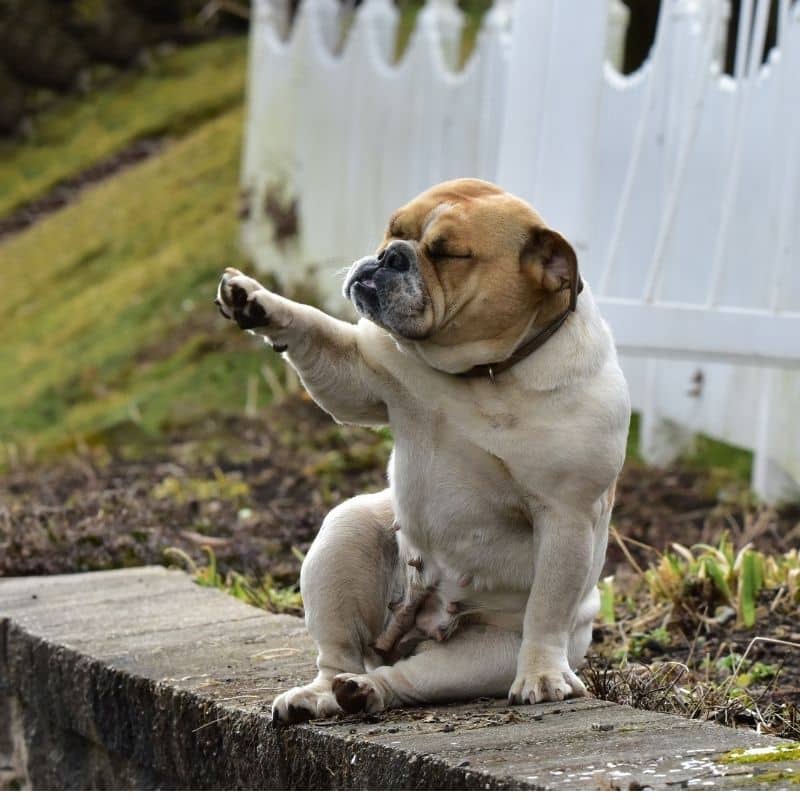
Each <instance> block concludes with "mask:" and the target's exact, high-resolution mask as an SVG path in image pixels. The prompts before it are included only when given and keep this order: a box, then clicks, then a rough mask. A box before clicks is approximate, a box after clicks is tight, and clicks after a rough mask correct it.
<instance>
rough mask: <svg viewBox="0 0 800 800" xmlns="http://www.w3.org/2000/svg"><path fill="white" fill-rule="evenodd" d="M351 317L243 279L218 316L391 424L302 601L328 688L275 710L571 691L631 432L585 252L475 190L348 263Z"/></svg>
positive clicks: (535, 697) (285, 700) (365, 413)
mask: <svg viewBox="0 0 800 800" xmlns="http://www.w3.org/2000/svg"><path fill="white" fill-rule="evenodd" d="M344 294H345V297H346V298H347V299H348V300H350V301H351V302H352V304H353V306H354V307H355V310H356V311H357V313H358V315H359V317H360V319H359V321H358V322H357V324H350V323H347V322H342V321H340V320H338V319H334V318H333V317H331V316H329V315H327V314H325V313H323V312H322V311H319V310H318V309H316V308H312V307H310V306H306V305H302V304H299V303H295V302H292V301H290V300H287V299H285V298H283V297H281V296H279V295H277V294H274V293H272V292H270V291H267V290H266V289H264V288H263V287H262V286H261V285H260V284H259V283H257V282H256V281H255V280H253V279H252V278H249V277H247V276H246V275H243V274H242V273H240V272H238V271H237V270H234V269H228V270H226V272H225V273H224V275H223V277H222V279H221V282H220V284H219V288H218V292H217V298H216V303H217V305H218V307H219V309H220V311H221V312H222V313H223V314H224V315H225V316H226V317H229V318H231V319H233V320H234V321H235V322H236V323H237V324H238V325H239V326H240V327H241V328H244V329H247V330H250V331H252V332H255V333H257V334H259V335H262V336H264V338H265V339H266V340H267V342H268V343H269V344H271V345H272V346H273V347H274V348H275V349H276V350H277V351H279V352H282V353H284V357H285V358H286V359H287V360H288V361H289V363H290V364H291V365H292V366H293V367H294V369H295V370H296V371H297V373H298V374H299V376H300V379H301V380H302V382H303V384H304V386H305V388H306V389H307V391H308V392H309V394H310V395H311V396H312V398H313V399H314V400H315V401H316V402H317V403H318V404H319V405H320V406H321V407H322V408H323V409H324V410H325V411H327V412H328V413H329V414H330V415H331V416H333V417H334V418H335V419H336V420H337V421H339V422H343V423H352V424H356V425H367V426H383V425H390V426H391V428H392V431H393V433H394V439H395V446H394V450H393V453H392V456H391V458H390V461H389V467H388V474H389V488H387V489H385V490H384V491H381V492H378V493H375V494H367V495H362V496H359V497H354V498H352V499H350V500H348V501H346V502H344V503H342V504H341V505H340V506H338V507H337V508H335V509H334V510H333V511H331V512H330V513H329V514H328V516H327V517H326V518H325V520H324V522H323V524H322V527H321V530H320V532H319V535H318V536H317V538H316V539H315V541H314V543H313V544H312V546H311V548H310V550H309V552H308V555H307V556H306V558H305V560H304V562H303V566H302V570H301V574H300V588H301V593H302V596H303V602H304V605H305V610H306V626H307V628H308V631H309V633H310V635H311V637H312V638H313V639H314V642H315V643H316V646H317V648H318V653H319V655H318V659H317V666H318V669H319V674H318V675H317V677H316V678H315V679H314V680H313V681H312V682H311V683H309V684H308V685H305V686H299V687H296V688H293V689H290V690H289V691H287V692H285V693H283V694H281V695H280V696H279V697H277V698H276V699H275V701H274V703H273V718H274V719H275V720H280V721H286V722H298V721H304V720H308V719H311V718H317V717H325V716H331V715H336V714H341V713H343V712H344V713H354V712H359V711H367V712H379V711H381V710H383V709H386V708H391V707H396V706H401V705H409V704H421V703H432V702H438V701H445V700H468V699H472V698H475V697H478V696H488V695H491V696H507V697H508V699H509V701H510V703H512V704H519V703H538V702H542V701H556V700H562V699H564V698H567V697H578V696H581V695H584V694H585V693H586V689H585V687H584V685H583V683H582V682H581V680H580V679H579V677H578V676H577V675H576V672H575V670H576V669H577V668H578V667H579V665H580V664H581V662H582V660H583V659H584V656H585V653H586V650H587V648H588V646H589V644H590V642H591V637H592V622H593V619H594V617H595V616H596V614H597V611H598V609H599V593H598V590H597V582H598V579H599V577H600V573H601V570H602V567H603V563H604V560H605V552H606V545H607V538H608V526H609V518H610V515H611V509H612V505H613V502H614V487H615V483H616V479H617V476H618V474H619V471H620V469H621V467H622V463H623V460H624V456H625V445H626V438H627V432H628V425H629V421H630V401H629V396H628V389H627V384H626V382H625V379H624V377H623V374H622V371H621V369H620V366H619V363H618V360H617V355H616V351H615V348H614V344H613V341H612V337H611V334H610V331H609V329H608V327H607V325H606V324H605V322H604V321H603V319H602V318H601V316H600V313H599V312H598V309H597V306H596V305H595V302H594V300H593V299H592V294H591V290H590V288H589V286H588V285H587V284H586V283H585V282H583V281H582V279H581V276H580V273H579V270H578V263H577V258H576V255H575V252H574V250H573V248H572V247H571V245H570V244H569V243H568V242H567V240H566V239H565V238H564V237H563V236H562V235H561V234H559V233H558V232H556V231H554V230H552V229H550V228H549V227H548V226H547V225H546V224H545V223H544V221H543V220H542V218H541V217H540V216H539V215H538V214H537V213H536V211H534V209H533V208H532V207H531V206H530V205H528V204H527V203H526V202H524V201H523V200H521V199H519V198H517V197H515V196H513V195H511V194H509V193H506V192H504V191H503V190H502V189H501V188H499V187H497V186H495V185H493V184H491V183H487V182H484V181H479V180H475V179H460V180H455V181H449V182H446V183H442V184H439V185H437V186H434V187H433V188H431V189H429V190H427V191H426V192H424V193H422V194H421V195H419V196H418V197H416V198H415V199H413V200H412V201H410V202H409V203H408V204H406V205H405V206H403V207H402V208H400V209H399V210H398V211H397V212H396V213H394V214H393V215H392V217H391V219H390V221H389V225H388V228H387V230H386V233H385V236H384V239H383V241H382V242H381V244H380V245H379V246H378V249H377V251H376V254H375V255H370V256H367V257H365V258H362V259H360V260H359V261H357V262H356V263H355V264H353V265H352V267H351V268H350V269H349V271H348V273H347V276H346V279H345V282H344Z"/></svg>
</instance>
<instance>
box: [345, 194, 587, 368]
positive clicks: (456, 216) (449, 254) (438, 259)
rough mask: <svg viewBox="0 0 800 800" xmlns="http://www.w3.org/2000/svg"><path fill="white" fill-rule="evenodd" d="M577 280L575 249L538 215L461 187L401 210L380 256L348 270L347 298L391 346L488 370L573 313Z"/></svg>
mask: <svg viewBox="0 0 800 800" xmlns="http://www.w3.org/2000/svg"><path fill="white" fill-rule="evenodd" d="M579 281H580V278H579V275H578V263H577V258H576V256H575V252H574V250H573V249H572V247H571V246H570V245H569V243H568V242H567V241H566V240H565V239H564V238H563V237H562V236H561V235H560V234H559V233H557V232H556V231H554V230H551V229H550V228H548V227H547V226H546V225H545V224H544V222H543V221H542V219H541V217H539V215H538V214H537V213H536V212H535V211H534V210H533V208H531V207H530V206H529V205H528V204H527V203H525V202H524V201H522V200H520V199H519V198H517V197H514V196H513V195H510V194H508V193H506V192H504V191H503V190H502V189H500V188H499V187H497V186H495V185H493V184H491V183H487V182H485V181H479V180H473V179H460V180H455V181H448V182H447V183H442V184H439V185H438V186H434V187H432V188H431V189H428V190H427V191H426V192H423V193H422V194H421V195H419V196H418V197H416V198H414V199H413V200H412V201H411V202H410V203H408V204H406V205H405V206H403V207H402V208H400V209H399V210H398V211H396V212H395V213H394V214H393V215H392V217H391V219H390V220H389V226H388V228H387V231H386V234H385V236H384V239H383V241H382V242H381V244H380V246H379V247H378V250H377V253H376V254H375V255H374V256H367V257H365V258H362V259H361V260H359V261H357V262H356V263H355V264H353V266H352V267H351V268H350V270H349V272H348V275H347V278H346V280H345V284H344V293H345V296H346V297H347V298H348V299H350V300H351V301H352V303H353V304H354V306H355V307H356V310H357V311H358V312H359V313H360V314H361V315H362V316H364V317H366V318H367V319H369V320H371V321H372V322H374V323H376V324H377V325H380V326H381V327H382V328H385V329H386V330H387V331H389V332H390V333H391V334H393V335H394V336H395V337H399V338H400V339H404V340H412V341H414V342H415V343H416V344H417V347H418V348H420V349H422V350H423V351H424V350H425V349H426V348H431V349H433V350H437V351H440V350H441V349H442V348H454V347H456V348H458V349H459V350H460V351H462V353H463V352H464V351H465V350H467V351H471V355H472V356H473V358H474V359H475V360H473V362H472V363H482V362H485V361H489V360H492V359H493V358H505V357H506V356H507V355H508V354H510V352H511V350H513V348H514V347H515V346H516V345H517V343H518V342H519V341H520V339H521V338H522V337H524V336H525V334H526V332H527V331H528V330H530V329H531V327H532V325H534V324H535V326H536V327H537V328H539V327H540V326H545V325H547V324H548V323H549V322H551V321H552V320H554V319H556V318H557V317H558V316H559V315H560V314H562V313H563V312H564V311H565V310H566V309H568V308H569V307H570V306H572V307H574V304H575V296H576V293H577V291H579V288H580V287H579ZM459 360H463V359H459ZM466 360H467V361H469V360H470V359H469V358H467V359H466Z"/></svg>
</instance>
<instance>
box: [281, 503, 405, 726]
mask: <svg viewBox="0 0 800 800" xmlns="http://www.w3.org/2000/svg"><path fill="white" fill-rule="evenodd" d="M393 523H394V511H393V509H392V502H391V490H389V489H386V490H384V491H382V492H378V493H376V494H369V495H361V496H359V497H354V498H353V499H351V500H348V501H346V502H344V503H342V504H341V505H340V506H337V507H336V508H335V509H333V511H331V512H330V513H329V514H328V516H327V517H326V518H325V521H324V522H323V523H322V528H321V529H320V532H319V534H318V535H317V538H316V539H315V540H314V543H313V544H312V545H311V549H310V550H309V551H308V555H306V557H305V560H304V561H303V566H302V569H301V571H300V591H301V593H302V595H303V605H304V606H305V613H306V627H307V628H308V632H309V633H310V634H311V637H312V638H313V639H314V642H315V643H316V645H317V650H318V652H319V656H318V658H317V667H318V669H319V674H318V675H317V677H316V678H315V679H314V680H313V681H312V682H311V683H309V684H307V685H305V686H298V687H296V688H294V689H290V690H289V691H288V692H284V693H283V694H282V695H280V696H279V697H277V698H276V699H275V701H274V703H273V704H272V715H273V719H277V720H282V721H286V722H301V721H303V720H307V719H312V718H315V717H324V716H331V715H333V714H337V713H340V709H339V706H338V704H337V702H336V699H335V698H334V695H333V691H332V683H333V678H334V677H335V676H336V675H338V674H340V673H342V672H347V673H362V672H364V670H365V665H364V658H365V656H366V655H367V654H368V649H369V646H370V645H371V644H372V642H374V641H375V639H376V637H377V636H378V635H379V634H380V632H381V631H382V630H383V628H384V625H385V622H386V618H387V614H388V610H387V606H388V603H389V601H390V599H391V596H392V592H393V591H394V589H395V587H394V582H395V580H396V577H395V576H396V574H397V544H396V539H395V535H394V531H393Z"/></svg>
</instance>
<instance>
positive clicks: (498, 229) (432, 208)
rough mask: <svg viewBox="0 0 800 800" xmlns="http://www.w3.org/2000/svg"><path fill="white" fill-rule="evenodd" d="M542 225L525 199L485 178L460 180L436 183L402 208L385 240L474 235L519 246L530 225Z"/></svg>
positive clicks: (388, 228)
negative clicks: (520, 239)
mask: <svg viewBox="0 0 800 800" xmlns="http://www.w3.org/2000/svg"><path fill="white" fill-rule="evenodd" d="M536 224H541V219H540V218H539V216H538V215H537V214H536V212H535V211H534V210H533V209H532V208H531V207H530V206H529V205H528V204H527V203H525V202H523V201H522V200H520V199H519V198H517V197H514V196H513V195H510V194H508V193H507V192H505V191H503V189H501V188H500V187H498V186H495V185H494V184H492V183H488V182H486V181H479V180H474V179H460V180H455V181H448V182H446V183H442V184H439V185H438V186H434V187H432V188H431V189H428V190H427V191H426V192H423V193H422V194H420V195H418V196H417V197H415V198H414V199H413V200H411V201H410V202H409V203H407V204H406V205H404V206H402V207H401V208H399V209H398V210H397V211H396V212H395V213H394V214H393V215H392V216H391V218H390V220H389V225H388V227H387V231H386V237H385V238H386V239H387V240H388V239H408V240H415V241H422V240H423V239H425V238H426V236H431V235H436V236H438V235H446V236H468V235H470V234H472V235H473V236H478V237H480V238H481V239H482V240H483V241H484V242H487V243H489V244H491V243H492V242H494V243H496V244H501V243H502V244H503V245H505V246H512V245H513V246H515V247H516V246H517V245H518V244H519V237H520V236H521V235H523V234H524V233H525V232H526V231H527V230H528V229H529V227H530V226H531V225H536Z"/></svg>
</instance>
